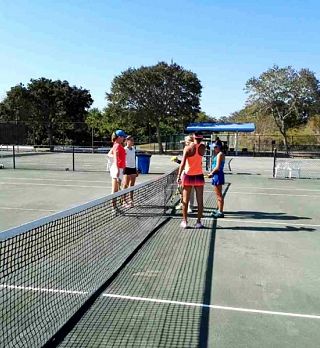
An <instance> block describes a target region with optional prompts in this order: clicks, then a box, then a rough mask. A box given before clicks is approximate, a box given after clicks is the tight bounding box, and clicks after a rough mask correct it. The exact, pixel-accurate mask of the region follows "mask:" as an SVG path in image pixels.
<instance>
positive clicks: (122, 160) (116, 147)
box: [112, 143, 126, 169]
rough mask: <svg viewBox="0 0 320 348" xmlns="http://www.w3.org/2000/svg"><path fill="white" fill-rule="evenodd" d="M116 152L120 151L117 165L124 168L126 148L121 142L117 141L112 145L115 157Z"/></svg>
mask: <svg viewBox="0 0 320 348" xmlns="http://www.w3.org/2000/svg"><path fill="white" fill-rule="evenodd" d="M116 152H117V153H118V156H117V158H118V161H117V167H118V168H122V169H124V168H125V167H126V150H125V149H124V147H123V146H122V145H121V144H118V143H115V144H114V145H113V147H112V153H113V157H114V158H115V153H116Z"/></svg>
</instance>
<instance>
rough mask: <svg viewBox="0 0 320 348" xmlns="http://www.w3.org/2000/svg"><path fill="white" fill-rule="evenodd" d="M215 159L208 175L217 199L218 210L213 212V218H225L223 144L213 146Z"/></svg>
mask: <svg viewBox="0 0 320 348" xmlns="http://www.w3.org/2000/svg"><path fill="white" fill-rule="evenodd" d="M213 151H214V158H213V161H212V170H211V172H210V173H209V175H208V178H212V180H211V183H212V186H213V190H214V192H215V194H216V197H217V202H218V210H217V211H215V210H214V211H213V213H212V216H213V217H215V218H223V217H224V213H223V207H224V198H223V194H222V185H224V172H223V168H224V163H225V157H224V154H223V152H222V151H221V142H220V143H215V144H213Z"/></svg>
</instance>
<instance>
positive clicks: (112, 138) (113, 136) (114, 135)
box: [111, 132, 118, 143]
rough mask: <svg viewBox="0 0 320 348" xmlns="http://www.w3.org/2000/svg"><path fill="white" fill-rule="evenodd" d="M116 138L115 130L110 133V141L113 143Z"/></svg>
mask: <svg viewBox="0 0 320 348" xmlns="http://www.w3.org/2000/svg"><path fill="white" fill-rule="evenodd" d="M117 138H118V136H117V134H116V133H115V132H113V133H112V135H111V141H112V142H113V143H114V141H115V140H116V139H117Z"/></svg>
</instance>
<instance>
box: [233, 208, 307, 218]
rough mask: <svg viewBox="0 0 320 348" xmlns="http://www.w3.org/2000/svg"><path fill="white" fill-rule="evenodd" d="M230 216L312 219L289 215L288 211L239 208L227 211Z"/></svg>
mask: <svg viewBox="0 0 320 348" xmlns="http://www.w3.org/2000/svg"><path fill="white" fill-rule="evenodd" d="M226 213H227V214H228V217H229V216H230V217H237V218H242V219H258V220H264V219H272V220H311V218H310V217H306V216H296V215H289V214H286V213H279V212H276V213H275V212H272V213H271V212H264V211H250V210H239V211H227V212H226Z"/></svg>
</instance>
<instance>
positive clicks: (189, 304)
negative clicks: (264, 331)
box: [0, 284, 320, 319]
mask: <svg viewBox="0 0 320 348" xmlns="http://www.w3.org/2000/svg"><path fill="white" fill-rule="evenodd" d="M0 289H14V290H26V291H39V292H49V293H61V294H70V295H87V294H88V292H84V291H73V290H59V289H47V288H35V287H23V286H15V285H7V284H2V285H1V284H0ZM102 296H103V297H108V298H116V299H124V300H130V301H143V302H152V303H165V304H174V305H179V306H188V307H201V308H212V309H220V310H225V311H233V312H244V313H257V314H268V315H280V316H285V317H296V318H305V319H320V315H312V314H300V313H290V312H275V311H264V310H260V309H250V308H239V307H229V306H219V305H208V304H204V303H193V302H181V301H171V300H161V299H155V298H147V297H136V296H124V295H116V294H107V293H104V294H102Z"/></svg>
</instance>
